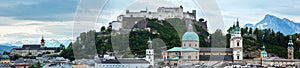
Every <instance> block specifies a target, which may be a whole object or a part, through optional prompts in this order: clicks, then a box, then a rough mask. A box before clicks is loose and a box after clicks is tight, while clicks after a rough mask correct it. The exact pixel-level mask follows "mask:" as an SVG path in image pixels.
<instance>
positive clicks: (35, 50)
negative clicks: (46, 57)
mask: <svg viewBox="0 0 300 68" xmlns="http://www.w3.org/2000/svg"><path fill="white" fill-rule="evenodd" d="M56 48H57V47H46V46H45V40H44V37H42V39H41V43H40V44H24V45H23V46H22V48H13V49H12V50H11V51H10V52H11V53H10V55H11V56H12V55H14V54H18V55H20V56H26V55H29V56H37V55H39V54H43V53H50V54H51V53H54V52H55V49H56Z"/></svg>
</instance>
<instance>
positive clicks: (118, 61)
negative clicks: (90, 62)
mask: <svg viewBox="0 0 300 68" xmlns="http://www.w3.org/2000/svg"><path fill="white" fill-rule="evenodd" d="M96 62H98V63H101V64H134V63H139V64H142V63H149V62H148V61H146V60H145V59H108V60H104V59H103V60H99V61H96Z"/></svg>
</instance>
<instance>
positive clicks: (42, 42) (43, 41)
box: [41, 36, 45, 47]
mask: <svg viewBox="0 0 300 68" xmlns="http://www.w3.org/2000/svg"><path fill="white" fill-rule="evenodd" d="M41 47H45V40H44V36H42V40H41Z"/></svg>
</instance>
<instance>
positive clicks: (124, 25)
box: [111, 6, 207, 34]
mask: <svg viewBox="0 0 300 68" xmlns="http://www.w3.org/2000/svg"><path fill="white" fill-rule="evenodd" d="M146 18H149V19H158V20H165V19H170V18H179V19H182V20H185V21H192V22H195V23H196V25H200V26H201V27H202V28H203V29H205V30H207V21H204V19H199V21H197V20H196V10H192V12H189V11H187V12H184V11H183V7H182V6H179V7H159V8H158V9H157V11H156V12H151V11H148V10H147V9H146V10H142V11H140V12H131V11H129V10H126V12H125V14H124V15H119V16H118V17H117V21H112V22H111V25H112V29H113V30H114V31H116V32H119V33H121V34H124V33H127V32H129V31H130V30H131V29H132V28H134V27H135V25H137V26H136V27H137V28H146V26H147V19H146ZM186 24H187V23H186Z"/></svg>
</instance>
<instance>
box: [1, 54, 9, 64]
mask: <svg viewBox="0 0 300 68" xmlns="http://www.w3.org/2000/svg"><path fill="white" fill-rule="evenodd" d="M0 63H10V58H9V56H8V55H2V56H1V58H0Z"/></svg>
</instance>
